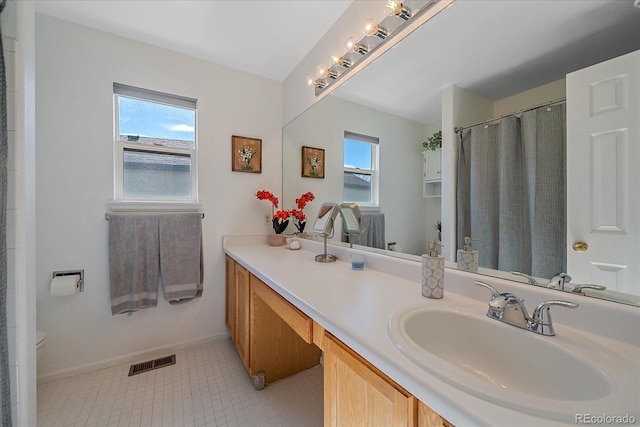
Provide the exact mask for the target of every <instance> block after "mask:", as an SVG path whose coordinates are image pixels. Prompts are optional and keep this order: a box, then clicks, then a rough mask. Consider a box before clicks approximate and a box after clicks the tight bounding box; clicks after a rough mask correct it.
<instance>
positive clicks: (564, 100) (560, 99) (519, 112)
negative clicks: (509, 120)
mask: <svg viewBox="0 0 640 427" xmlns="http://www.w3.org/2000/svg"><path fill="white" fill-rule="evenodd" d="M566 100H567V98H566V97H562V98H557V99H554V100H551V101H548V102H545V103H543V104H538V105H534V106H533V107H529V108H524V109H522V110H518V111H516V112H513V113H509V114H503V115H502V116H500V117H494V118H493V119H489V120H483V121H481V122H478V123H474V124H472V125H469V126H464V127H455V128H453V131H454V132H455V133H460V132H462V131H463V130H467V129H469V128H472V127H474V126H478V125H483V124H486V123H491V122H495V121H496V120H501V119H504V118H505V117H511V116H515V115H517V114H522V113H525V112H527V111H531V110H535V109H536V108H540V107H550V106H552V105H555V104H561V103H563V102H566Z"/></svg>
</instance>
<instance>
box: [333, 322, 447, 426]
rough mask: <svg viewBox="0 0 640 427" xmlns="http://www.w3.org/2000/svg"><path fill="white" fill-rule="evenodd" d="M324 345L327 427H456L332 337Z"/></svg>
mask: <svg viewBox="0 0 640 427" xmlns="http://www.w3.org/2000/svg"><path fill="white" fill-rule="evenodd" d="M323 345H324V425H325V426H327V427H329V426H332V427H333V426H336V427H338V426H340V427H342V426H363V425H367V426H368V425H371V426H373V425H376V426H377V425H379V426H418V427H453V425H452V424H450V423H449V422H448V421H447V420H445V419H444V418H442V417H441V416H440V415H438V414H437V413H436V412H435V411H433V410H432V409H431V408H429V407H428V406H427V405H425V404H424V403H422V402H420V401H419V400H417V399H416V398H415V397H414V396H413V395H411V394H410V393H409V392H408V391H406V390H405V389H403V388H402V387H400V386H399V385H398V384H396V383H395V382H394V381H393V380H392V379H390V378H389V377H387V376H386V375H385V374H383V373H382V372H380V371H379V370H378V369H377V368H376V367H374V366H373V365H371V364H370V363H369V362H367V361H366V360H365V359H363V358H362V357H361V356H360V355H358V354H357V353H355V352H354V351H353V350H351V349H350V348H349V347H347V346H346V345H345V344H343V343H342V342H340V341H339V340H338V339H336V338H335V337H333V336H332V335H331V334H328V333H326V334H325V336H324V340H323Z"/></svg>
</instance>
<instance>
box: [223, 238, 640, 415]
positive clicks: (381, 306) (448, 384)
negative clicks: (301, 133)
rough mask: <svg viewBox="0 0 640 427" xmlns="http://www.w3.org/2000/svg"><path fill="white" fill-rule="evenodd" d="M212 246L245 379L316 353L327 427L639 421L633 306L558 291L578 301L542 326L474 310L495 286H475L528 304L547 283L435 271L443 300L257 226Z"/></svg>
mask: <svg viewBox="0 0 640 427" xmlns="http://www.w3.org/2000/svg"><path fill="white" fill-rule="evenodd" d="M223 246H224V250H225V253H226V254H227V327H228V329H229V332H230V334H231V336H232V339H233V340H234V342H235V343H236V347H237V348H238V352H239V354H240V356H241V358H242V359H243V362H244V364H245V368H246V369H247V371H248V372H249V374H250V375H251V376H252V377H253V380H254V385H255V386H256V388H258V389H259V388H262V387H264V386H265V384H266V385H268V384H269V383H271V382H274V381H277V380H278V379H280V378H284V377H286V376H289V375H292V374H294V373H296V372H299V371H301V370H304V369H308V368H310V367H312V366H315V365H317V364H318V363H319V362H320V359H321V354H324V402H325V403H324V406H325V410H324V424H325V425H327V426H329V425H331V426H344V425H419V426H440V425H445V426H446V425H458V426H469V425H487V426H489V425H490V426H501V425H504V426H513V425H536V426H538V425H545V426H546V425H548V426H556V425H575V424H586V423H593V422H594V421H599V420H600V423H608V424H615V423H618V424H632V425H633V424H635V423H639V422H640V311H639V310H638V309H637V307H631V306H625V305H620V304H611V303H609V302H606V301H600V300H596V299H591V298H585V297H584V296H580V295H569V294H566V298H565V297H564V296H563V299H566V300H567V301H568V302H570V303H573V304H578V305H579V307H577V308H575V309H572V310H568V309H566V307H556V306H551V308H550V313H551V314H552V317H553V326H554V329H555V336H545V335H543V334H540V333H533V332H532V331H531V330H526V329H523V328H519V327H515V326H513V325H510V324H506V323H504V322H502V321H499V320H497V319H496V318H491V317H490V316H487V312H488V310H489V312H491V309H490V306H489V301H490V300H492V303H494V302H495V301H494V300H495V298H494V297H495V293H494V292H493V291H491V292H488V290H487V289H484V286H477V285H476V284H474V282H476V281H478V280H482V281H483V282H486V283H487V284H489V285H490V286H491V287H493V288H494V289H495V290H497V291H498V292H499V293H501V294H505V293H511V294H515V296H516V297H517V298H518V301H519V300H520V299H523V300H524V301H522V302H520V304H519V305H518V307H520V309H522V308H524V307H528V308H529V312H533V309H534V308H535V307H536V306H538V304H539V303H541V302H543V301H549V300H551V301H553V300H556V299H557V298H558V294H557V292H555V291H553V290H549V289H544V288H534V287H523V286H522V285H521V284H520V285H515V284H514V283H513V282H510V281H507V280H502V279H498V278H488V277H484V276H480V275H477V274H473V273H468V272H463V271H456V270H450V269H447V270H446V272H445V294H444V298H443V299H440V300H432V299H427V298H423V297H422V296H421V293H420V289H421V288H420V277H421V268H420V267H421V266H420V263H418V262H415V261H411V260H405V259H399V258H391V257H386V256H382V255H378V254H375V253H366V254H365V263H366V268H365V270H363V271H356V270H352V269H351V264H350V263H349V262H347V260H348V259H349V253H350V252H353V251H356V250H354V249H348V248H345V247H332V248H331V251H332V253H333V254H335V255H336V256H337V257H338V261H337V262H335V263H329V264H325V263H318V262H315V261H314V258H315V256H316V255H317V254H319V253H321V252H322V250H323V248H322V245H321V244H320V243H318V242H314V241H309V240H303V241H302V249H301V250H297V251H292V250H287V249H285V248H284V247H270V246H268V245H267V244H266V238H265V237H264V236H243V237H225V238H224V241H223ZM492 294H493V295H492ZM493 305H495V304H493ZM493 305H492V306H493ZM523 311H524V312H525V314H526V309H525V310H523ZM532 317H533V316H532Z"/></svg>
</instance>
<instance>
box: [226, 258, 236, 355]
mask: <svg viewBox="0 0 640 427" xmlns="http://www.w3.org/2000/svg"><path fill="white" fill-rule="evenodd" d="M235 269H236V262H235V261H234V260H233V259H232V258H231V257H229V256H227V257H226V270H227V280H226V281H225V311H224V324H225V326H226V327H227V331H229V335H230V336H231V339H232V340H233V341H234V342H235V341H236V338H237V337H236V305H237V302H236V282H235V280H236V272H235Z"/></svg>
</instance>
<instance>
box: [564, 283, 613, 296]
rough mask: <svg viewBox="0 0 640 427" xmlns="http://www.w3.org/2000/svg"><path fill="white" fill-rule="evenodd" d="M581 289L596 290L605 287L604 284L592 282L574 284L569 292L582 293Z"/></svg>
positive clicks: (602, 289)
mask: <svg viewBox="0 0 640 427" xmlns="http://www.w3.org/2000/svg"><path fill="white" fill-rule="evenodd" d="M583 289H595V290H596V291H604V290H605V289H607V287H606V286H602V285H593V284H584V285H574V286H573V287H572V288H571V289H570V290H569V292H572V293H577V294H582V295H584V294H583V293H582V290H583Z"/></svg>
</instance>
